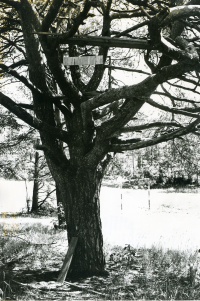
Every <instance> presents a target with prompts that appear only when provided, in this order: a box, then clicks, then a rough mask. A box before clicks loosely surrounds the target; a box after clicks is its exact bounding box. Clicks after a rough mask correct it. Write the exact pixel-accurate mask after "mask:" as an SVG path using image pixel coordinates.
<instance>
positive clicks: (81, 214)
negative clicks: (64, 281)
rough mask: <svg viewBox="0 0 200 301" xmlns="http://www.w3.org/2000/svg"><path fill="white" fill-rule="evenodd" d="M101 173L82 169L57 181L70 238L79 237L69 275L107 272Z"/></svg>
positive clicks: (76, 275)
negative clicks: (101, 213)
mask: <svg viewBox="0 0 200 301" xmlns="http://www.w3.org/2000/svg"><path fill="white" fill-rule="evenodd" d="M101 180H102V176H99V175H98V176H97V172H96V171H89V172H88V171H85V169H84V168H83V169H82V171H79V172H77V173H76V175H75V176H73V175H72V174H71V175H70V176H69V175H66V174H64V173H63V175H62V177H61V174H59V182H57V185H58V187H59V191H60V193H61V198H62V202H63V206H64V210H65V216H66V223H67V234H68V242H70V241H71V239H72V237H78V243H77V246H76V249H75V252H74V256H73V259H72V263H71V266H70V269H69V273H68V276H69V277H71V278H73V277H75V278H77V277H85V276H92V275H105V274H106V272H105V270H104V269H105V260H104V254H103V236H102V228H101V219H100V202H99V193H100V186H101Z"/></svg>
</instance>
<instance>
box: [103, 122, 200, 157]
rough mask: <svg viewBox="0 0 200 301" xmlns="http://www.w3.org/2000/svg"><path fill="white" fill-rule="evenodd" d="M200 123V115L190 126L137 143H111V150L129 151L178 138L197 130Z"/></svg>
mask: <svg viewBox="0 0 200 301" xmlns="http://www.w3.org/2000/svg"><path fill="white" fill-rule="evenodd" d="M199 123H200V117H199V118H197V119H196V120H195V121H193V122H192V123H191V124H189V125H188V126H186V127H184V128H181V129H178V130H175V131H173V132H171V133H168V134H165V135H162V136H160V137H158V138H154V139H148V140H145V141H141V142H137V143H135V144H127V145H120V144H116V145H110V149H109V151H110V152H122V151H128V150H134V149H141V148H144V147H147V146H152V145H155V144H158V143H161V142H166V141H168V140H172V139H174V138H178V137H180V136H184V135H187V134H189V133H192V132H195V131H196V126H197V125H198V124H199Z"/></svg>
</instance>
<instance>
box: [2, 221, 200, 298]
mask: <svg viewBox="0 0 200 301" xmlns="http://www.w3.org/2000/svg"><path fill="white" fill-rule="evenodd" d="M0 230H1V231H2V233H3V235H2V236H1V238H0V288H1V290H2V292H3V296H2V298H3V299H7V300H73V299H75V300H95V299H101V300H102V299H103V300H108V299H109V300H121V299H122V300H128V299H131V300H134V299H148V300H151V299H152V300H155V299H160V300H167V299H170V300H191V299H200V278H199V277H200V268H199V252H198V250H197V251H196V252H193V253H188V252H183V251H171V250H164V249H162V248H157V247H155V246H153V247H152V248H148V249H147V248H146V249H145V248H141V247H140V248H139V249H137V248H134V249H133V248H132V247H131V246H130V245H128V246H126V247H124V248H123V247H119V246H110V245H108V244H106V245H105V246H104V252H105V256H106V269H107V270H108V271H109V276H108V277H105V278H103V277H91V278H87V279H80V280H79V281H78V282H73V283H72V282H65V283H64V285H62V286H58V285H57V283H56V279H57V277H58V270H59V269H60V267H61V265H62V260H63V258H64V256H65V253H66V250H67V244H66V231H63V230H62V231H61V230H59V231H55V230H54V229H53V227H52V226H51V227H50V226H49V225H44V224H41V223H34V224H32V225H31V224H30V223H24V224H20V225H18V227H17V231H14V229H13V228H11V229H7V232H5V229H3V225H1V229H0Z"/></svg>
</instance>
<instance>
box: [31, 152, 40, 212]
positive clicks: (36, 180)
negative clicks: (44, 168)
mask: <svg viewBox="0 0 200 301" xmlns="http://www.w3.org/2000/svg"><path fill="white" fill-rule="evenodd" d="M38 192H39V153H38V152H36V153H35V171H34V184H33V202H32V208H31V212H37V211H38Z"/></svg>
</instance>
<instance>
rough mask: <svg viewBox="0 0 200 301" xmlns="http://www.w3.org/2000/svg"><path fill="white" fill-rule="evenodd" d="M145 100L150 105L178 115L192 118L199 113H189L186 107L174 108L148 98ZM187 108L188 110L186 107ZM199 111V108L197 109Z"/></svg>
mask: <svg viewBox="0 0 200 301" xmlns="http://www.w3.org/2000/svg"><path fill="white" fill-rule="evenodd" d="M146 102H147V103H148V104H150V105H151V106H153V107H155V108H158V109H160V110H162V111H166V112H172V113H175V114H179V115H185V116H188V117H192V118H198V117H199V115H198V114H193V113H189V112H187V111H186V110H187V108H184V109H183V108H182V109H175V108H169V107H167V106H164V105H161V104H159V103H157V102H155V101H154V100H152V99H150V98H147V99H146ZM188 110H190V109H189V108H188ZM191 110H192V111H193V109H192V108H191ZM198 111H199V110H198Z"/></svg>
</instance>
